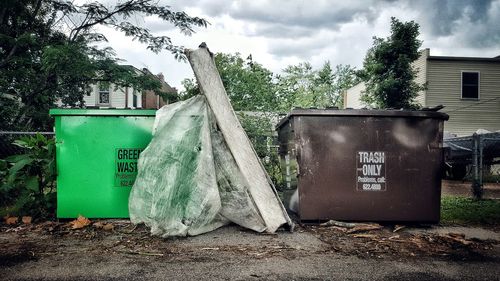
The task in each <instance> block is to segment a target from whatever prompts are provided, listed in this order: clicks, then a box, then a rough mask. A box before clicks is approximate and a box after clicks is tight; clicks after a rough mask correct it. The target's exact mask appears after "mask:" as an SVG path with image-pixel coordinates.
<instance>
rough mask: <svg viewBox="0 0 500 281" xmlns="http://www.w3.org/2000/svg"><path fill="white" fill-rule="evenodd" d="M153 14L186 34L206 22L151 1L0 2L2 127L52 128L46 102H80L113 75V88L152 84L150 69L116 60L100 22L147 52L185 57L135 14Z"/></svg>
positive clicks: (146, 87)
mask: <svg viewBox="0 0 500 281" xmlns="http://www.w3.org/2000/svg"><path fill="white" fill-rule="evenodd" d="M146 16H156V17H157V18H159V19H161V20H163V21H165V22H168V23H170V24H172V25H173V26H175V27H177V28H178V29H179V30H180V31H181V32H182V33H184V34H188V35H189V34H191V33H192V32H193V28H194V27H196V26H201V27H206V25H207V22H206V21H205V20H204V19H201V18H198V17H190V16H188V15H187V14H186V13H184V12H177V11H172V9H171V8H170V7H168V6H160V5H158V4H157V2H156V1H154V0H127V1H121V2H119V3H116V4H114V5H108V6H106V5H104V4H101V3H99V2H91V3H85V4H81V5H78V4H74V3H73V2H69V1H61V0H5V1H0V23H1V24H0V50H1V51H0V116H1V117H0V120H1V121H2V122H0V129H4V130H47V129H51V128H52V121H51V119H50V118H49V116H48V109H49V108H50V107H54V103H55V102H56V101H57V100H59V99H60V100H61V101H62V102H63V103H64V104H66V105H71V106H75V105H83V96H84V95H85V94H87V93H89V91H90V89H89V85H90V84H95V83H97V82H101V81H111V82H113V83H114V84H116V85H117V86H119V87H131V86H133V87H134V88H135V89H137V90H139V91H140V90H153V91H155V92H156V93H159V94H161V93H162V92H161V83H160V82H159V81H158V80H157V79H155V78H154V77H152V76H151V75H148V74H145V73H142V72H138V71H137V70H135V69H133V68H131V67H129V66H123V65H119V64H118V63H119V60H118V59H117V58H116V57H115V54H114V52H113V50H112V49H110V48H109V47H108V48H106V47H102V46H103V44H102V43H105V42H106V41H107V39H106V37H105V36H104V35H103V34H100V33H97V32H96V30H98V29H97V28H98V27H103V26H105V27H110V28H114V29H116V30H118V31H120V32H122V33H123V34H125V35H126V36H128V37H130V38H131V39H132V40H137V41H139V42H141V43H143V44H145V45H146V48H147V49H149V50H151V51H153V52H156V53H158V52H160V51H161V50H167V51H168V52H170V53H172V54H173V55H174V56H175V57H176V58H178V59H180V60H185V58H186V57H185V55H184V53H183V47H182V46H177V45H175V44H173V43H172V41H171V40H170V38H169V37H167V36H157V35H154V34H153V33H151V32H150V31H149V30H148V29H146V28H143V27H141V26H138V25H137V24H136V22H137V21H136V20H135V19H136V18H139V17H146Z"/></svg>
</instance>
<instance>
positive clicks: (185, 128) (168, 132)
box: [129, 96, 281, 237]
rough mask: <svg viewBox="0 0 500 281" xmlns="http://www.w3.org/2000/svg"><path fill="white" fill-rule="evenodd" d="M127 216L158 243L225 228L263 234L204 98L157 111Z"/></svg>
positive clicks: (192, 99) (235, 165)
mask: <svg viewBox="0 0 500 281" xmlns="http://www.w3.org/2000/svg"><path fill="white" fill-rule="evenodd" d="M276 200H279V199H278V198H276ZM280 204H281V203H280ZM129 211H130V219H131V221H132V223H134V224H138V223H145V224H146V225H147V226H149V227H151V233H152V234H153V235H159V236H163V237H167V236H186V235H198V234H201V233H205V232H208V231H211V230H214V229H216V228H218V227H220V226H223V225H225V224H227V223H229V222H234V223H236V224H239V225H241V226H243V227H246V228H249V229H252V230H255V231H258V232H262V231H265V230H266V224H265V222H264V221H263V219H262V217H261V215H260V213H259V210H258V208H257V207H256V205H255V202H254V199H253V198H252V196H251V195H250V192H249V190H248V184H247V183H246V182H245V180H244V178H243V177H242V175H241V173H240V170H239V169H238V166H237V164H236V162H235V160H234V158H233V156H232V154H231V152H230V150H229V149H228V147H227V145H226V143H225V141H224V138H223V136H222V134H221V133H220V132H219V131H218V130H217V125H216V122H215V118H214V116H213V113H212V111H211V110H210V108H209V106H208V105H207V102H206V100H205V97H204V96H195V97H193V98H191V99H189V100H186V101H182V102H178V103H174V104H171V105H168V106H165V107H162V108H161V109H160V110H158V112H157V115H156V119H155V125H154V128H153V138H152V140H151V143H150V144H149V146H148V147H147V148H146V149H145V150H144V151H143V152H142V153H141V155H140V158H139V161H138V175H137V178H136V181H135V184H134V186H133V188H132V191H131V193H130V198H129Z"/></svg>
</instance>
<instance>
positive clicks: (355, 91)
mask: <svg viewBox="0 0 500 281" xmlns="http://www.w3.org/2000/svg"><path fill="white" fill-rule="evenodd" d="M364 90H365V83H363V82H361V83H359V84H357V85H355V86H353V87H351V88H349V89H347V90H346V94H345V96H344V108H354V109H359V108H363V107H366V106H365V105H364V104H363V103H362V102H361V95H362V92H363V91H364Z"/></svg>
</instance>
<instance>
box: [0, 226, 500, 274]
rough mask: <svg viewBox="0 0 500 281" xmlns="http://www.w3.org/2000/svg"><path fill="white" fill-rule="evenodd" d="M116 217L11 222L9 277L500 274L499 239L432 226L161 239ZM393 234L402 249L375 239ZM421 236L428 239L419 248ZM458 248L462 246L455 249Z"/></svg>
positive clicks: (2, 262)
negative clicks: (89, 222) (463, 236)
mask: <svg viewBox="0 0 500 281" xmlns="http://www.w3.org/2000/svg"><path fill="white" fill-rule="evenodd" d="M108 222H110V223H112V224H113V225H114V230H112V231H104V230H102V229H96V228H95V227H92V226H88V227H86V228H84V229H80V230H71V229H69V227H68V226H67V225H64V224H54V223H45V224H38V225H27V226H19V227H17V228H12V227H6V226H4V227H2V228H1V229H0V248H1V249H2V250H1V253H0V272H2V276H1V277H0V279H1V280H199V279H205V280H499V279H498V278H499V276H500V267H499V266H498V264H499V261H500V247H499V243H498V241H496V242H495V241H493V240H486V241H482V240H477V239H475V240H467V245H465V244H462V243H460V242H456V241H455V242H456V243H455V242H453V241H454V240H453V241H452V240H439V239H436V240H433V239H434V238H435V237H437V236H432V235H434V234H422V233H423V230H424V229H422V232H419V231H417V234H412V233H411V231H414V229H407V228H404V229H402V230H400V231H398V232H397V233H394V232H393V229H392V226H385V227H384V228H383V229H381V230H374V231H368V232H362V233H357V234H358V235H359V234H361V236H358V237H356V236H354V234H352V235H351V234H346V233H344V232H343V230H341V229H339V228H334V227H319V226H315V227H311V226H304V227H301V226H299V227H297V230H296V231H295V232H294V233H289V232H285V231H281V232H279V233H278V234H275V235H265V234H257V233H254V232H251V231H247V230H244V229H242V228H240V227H238V226H227V227H223V228H221V229H218V230H216V231H214V232H211V233H207V234H204V235H200V236H196V237H187V238H169V239H162V238H157V237H150V236H149V233H148V231H147V229H146V228H145V227H141V226H139V227H137V228H134V227H133V226H132V225H130V224H128V223H127V222H126V221H108ZM395 235H397V236H398V238H397V239H395V240H401V241H403V242H398V241H392V242H388V241H389V240H387V237H392V236H395ZM436 235H439V234H436ZM415 237H417V238H418V239H420V240H418V241H417V240H415V239H417V238H415ZM426 237H428V238H429V237H430V238H432V239H431V241H435V242H433V243H439V244H440V245H441V244H442V245H441V246H440V248H439V250H440V251H439V252H433V251H432V249H433V248H436V247H432V245H437V244H432V243H431V242H429V241H428V240H426V239H427V238H426ZM424 238H425V239H424ZM406 239H409V240H407V241H406ZM411 239H414V241H413V242H409V241H410V240H411ZM405 241H406V242H405ZM419 241H420V242H419ZM458 241H460V240H458ZM384 243H390V244H391V245H392V244H394V245H392V246H391V247H399V248H388V249H384V248H382V249H380V248H379V247H375V248H376V249H374V248H373V246H374V245H375V246H377V245H386V244H384ZM419 243H424V244H422V245H420V247H421V248H420V250H418V249H419V248H418V247H419ZM429 243H431V244H429ZM469 243H470V244H469ZM407 244H408V245H410V246H405V245H407ZM395 245H397V246H395ZM429 245H430V247H429ZM353 249H356V250H357V251H354V250H353ZM429 249H430V250H429ZM380 250H382V253H384V251H385V252H387V253H385V254H380ZM398 251H400V252H401V253H398ZM443 251H444V252H443ZM454 251H456V252H457V253H459V254H457V255H453V253H454ZM365 252H366V253H365ZM413 252H414V253H413ZM412 253H413V255H412ZM450 253H452V254H451V255H450Z"/></svg>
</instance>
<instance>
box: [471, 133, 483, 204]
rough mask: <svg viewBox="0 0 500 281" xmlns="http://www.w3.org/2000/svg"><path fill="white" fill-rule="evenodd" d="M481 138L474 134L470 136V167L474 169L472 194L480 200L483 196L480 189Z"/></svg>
mask: <svg viewBox="0 0 500 281" xmlns="http://www.w3.org/2000/svg"><path fill="white" fill-rule="evenodd" d="M480 142H481V136H480V135H478V134H476V133H474V134H473V135H472V165H473V168H474V178H473V179H472V194H474V197H475V198H476V199H481V197H482V195H483V188H482V175H481V174H482V168H480V166H482V162H483V161H482V148H481V143H480Z"/></svg>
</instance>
